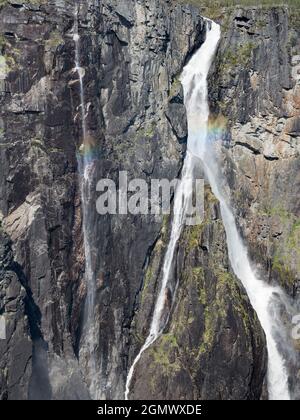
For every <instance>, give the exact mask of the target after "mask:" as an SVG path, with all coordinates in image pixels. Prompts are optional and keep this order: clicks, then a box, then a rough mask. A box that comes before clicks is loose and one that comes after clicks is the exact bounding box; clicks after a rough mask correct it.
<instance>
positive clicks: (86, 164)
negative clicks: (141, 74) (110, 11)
mask: <svg viewBox="0 0 300 420" xmlns="http://www.w3.org/2000/svg"><path fill="white" fill-rule="evenodd" d="M73 40H74V43H75V69H74V71H75V72H76V73H77V74H78V77H79V89H80V114H81V126H82V140H83V141H82V145H81V147H80V153H78V155H77V157H78V167H79V173H80V177H81V178H80V188H81V202H82V213H83V240H84V253H85V281H86V287H87V297H86V302H85V312H84V320H83V323H84V328H83V338H82V340H81V341H82V346H81V348H80V354H79V357H80V359H83V360H84V365H85V371H86V372H85V376H86V377H87V382H88V384H89V392H90V395H91V397H92V398H94V399H97V398H98V392H99V391H98V388H99V380H98V378H97V376H98V375H97V364H96V357H95V349H96V346H97V334H96V331H95V326H94V311H95V294H96V279H95V276H94V270H93V261H92V249H91V238H92V236H91V235H92V232H93V231H92V228H93V223H92V220H91V207H92V206H93V202H92V196H91V180H92V177H93V170H94V166H93V162H91V161H90V155H89V153H88V150H89V148H90V139H89V136H88V132H87V125H86V106H85V95H84V83H83V81H84V75H85V70H84V68H82V67H81V66H80V35H79V30H78V9H76V11H75V20H74V32H73Z"/></svg>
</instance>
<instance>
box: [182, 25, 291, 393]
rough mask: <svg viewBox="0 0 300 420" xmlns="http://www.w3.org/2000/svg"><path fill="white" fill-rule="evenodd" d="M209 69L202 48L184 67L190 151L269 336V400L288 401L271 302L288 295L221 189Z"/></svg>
mask: <svg viewBox="0 0 300 420" xmlns="http://www.w3.org/2000/svg"><path fill="white" fill-rule="evenodd" d="M210 33H211V41H210V42H212V43H214V44H216V45H217V43H218V40H219V38H220V27H219V25H217V24H215V23H213V22H212V27H211V31H210ZM206 54H207V52H206ZM203 67H204V69H203ZM206 70H207V64H206V63H205V60H204V57H203V50H200V51H199V52H197V53H196V54H195V55H194V57H193V58H192V60H191V61H190V62H189V63H188V65H187V66H186V67H185V69H184V73H183V78H182V84H183V88H184V94H185V98H186V109H187V116H188V126H189V136H190V137H191V141H190V143H189V150H190V152H191V153H193V154H194V155H195V156H197V157H198V158H200V159H201V161H202V164H203V167H204V171H205V174H206V176H207V178H208V181H209V183H210V185H211V188H212V191H213V193H214V194H215V196H216V197H217V199H218V200H219V202H220V206H221V214H222V219H223V224H224V227H225V230H226V235H227V246H228V252H229V259H230V262H231V266H232V269H233V271H234V273H235V274H236V276H237V277H238V278H239V279H240V281H241V282H242V284H243V285H244V287H245V289H246V291H247V294H248V296H249V299H250V302H251V304H252V306H253V308H254V310H255V311H256V313H257V315H258V318H259V320H260V323H261V325H262V328H263V329H264V332H265V335H266V339H267V348H268V391H269V399H271V400H279V399H281V400H288V399H290V395H289V389H288V374H287V370H286V367H285V364H284V360H283V357H282V356H281V355H280V353H279V350H278V347H277V344H276V341H275V338H274V337H275V336H276V335H277V334H276V329H278V330H280V329H281V328H282V324H281V323H278V319H279V318H280V317H274V316H273V315H272V312H271V306H272V301H273V300H274V299H275V298H276V299H278V298H279V299H280V300H281V301H282V302H285V301H286V297H285V296H284V293H283V291H282V290H281V289H280V288H279V287H272V286H270V285H268V284H266V283H264V282H263V281H261V280H260V279H258V278H257V277H256V275H255V273H254V271H253V269H252V268H251V264H250V261H249V258H248V254H247V249H246V248H245V246H244V244H243V241H242V239H241V236H240V234H239V232H238V229H237V226H236V223H235V219H234V216H233V213H232V211H231V209H230V207H229V205H228V204H227V201H226V199H225V197H224V196H223V193H222V192H221V187H220V185H221V183H220V180H219V177H218V172H219V168H218V165H217V163H216V160H215V158H214V155H213V149H212V148H211V147H210V143H209V136H208V119H209V105H208V98H207V96H208V94H207V82H206V81H204V77H203V74H204V73H205V72H206ZM278 332H280V331H278ZM278 335H280V334H278Z"/></svg>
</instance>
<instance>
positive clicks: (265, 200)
mask: <svg viewBox="0 0 300 420" xmlns="http://www.w3.org/2000/svg"><path fill="white" fill-rule="evenodd" d="M299 18H300V16H299V10H298V9H296V8H290V9H288V8H285V7H278V8H270V9H264V8H262V9H253V8H248V9H238V10H235V11H234V12H232V13H231V14H229V15H228V16H227V17H226V19H223V20H222V29H223V34H224V36H223V37H222V41H221V45H220V48H219V52H218V56H217V59H216V62H215V68H214V70H213V72H212V75H211V80H210V85H211V105H212V110H213V111H214V113H215V114H216V115H218V114H219V118H220V115H223V116H225V117H226V121H227V128H228V130H226V131H224V133H226V135H225V140H226V141H227V142H228V141H229V142H230V146H229V148H228V149H223V156H222V159H223V168H224V176H225V177H226V178H227V180H228V186H229V189H228V192H229V194H230V195H231V199H232V203H233V207H234V208H235V209H236V211H237V216H238V219H239V224H240V226H241V229H242V232H243V235H244V237H245V238H246V240H247V243H248V244H249V246H250V252H251V255H252V259H253V260H254V261H255V262H256V263H258V264H259V265H260V267H261V269H262V272H263V275H264V276H265V277H267V276H268V277H269V279H270V281H274V282H276V283H278V284H280V285H281V286H282V287H284V288H285V289H286V291H287V292H288V293H289V294H290V295H291V296H293V297H295V296H298V294H299V268H300V267H299V261H300V254H299V240H300V230H299V220H300V219H299V215H300V213H299V212H300V206H299V190H300V178H299V173H300V172H299V162H300V160H299V152H300V149H299V144H300V143H299V134H300V133H299V130H298V128H297V127H298V123H299V118H300V108H299V95H300V90H299V89H300V76H299V72H300V49H299V45H300V43H299V37H300V33H299ZM227 145H228V144H227Z"/></svg>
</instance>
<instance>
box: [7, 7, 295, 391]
mask: <svg viewBox="0 0 300 420" xmlns="http://www.w3.org/2000/svg"><path fill="white" fill-rule="evenodd" d="M77 4H79V9H78V10H79V13H78V19H79V34H80V61H81V63H80V65H81V67H82V68H83V69H84V78H83V80H84V89H85V100H86V105H87V106H86V124H87V130H88V137H89V144H90V147H89V151H88V152H89V153H90V157H91V159H92V160H93V162H94V165H95V168H96V169H95V172H94V173H93V179H92V180H91V191H93V198H94V201H95V202H96V199H97V192H96V184H97V181H98V180H99V179H101V178H110V179H113V180H115V181H116V183H117V185H118V175H119V171H127V172H128V178H130V179H133V178H139V179H144V180H146V181H148V182H149V181H150V180H151V178H158V179H161V178H167V179H170V180H171V179H173V178H175V177H177V176H178V175H179V174H180V171H181V168H182V161H183V157H184V154H185V149H186V139H187V123H186V115H185V109H184V105H183V91H182V88H181V85H180V82H179V75H180V73H181V71H182V68H183V66H184V64H185V63H186V62H187V61H188V60H189V58H190V57H191V55H192V54H193V52H194V51H195V50H196V49H197V48H199V46H200V45H201V44H202V42H203V40H204V39H205V34H206V26H205V24H204V20H203V18H202V17H201V13H200V10H199V9H198V8H197V7H195V6H193V5H185V4H183V2H182V1H178V2H177V1H174V0H172V1H171V0H122V1H118V0H102V1H98V0H87V1H85V2H70V1H67V0H50V1H43V0H34V1H33V0H32V1H31V2H23V1H19V0H11V1H10V0H7V1H2V2H0V32H1V34H0V53H1V55H0V104H1V106H0V173H1V177H0V220H1V225H0V315H3V316H4V317H5V319H6V322H7V336H8V337H7V340H5V341H4V340H0V368H1V369H0V397H1V398H2V399H89V398H90V395H89V384H90V381H91V378H90V377H89V375H88V372H87V371H86V367H85V358H87V357H88V356H89V355H88V354H86V355H83V356H82V355H81V354H82V352H81V350H82V348H83V345H84V343H83V342H82V337H83V330H84V328H85V324H84V321H83V311H84V302H85V297H86V283H85V278H84V275H85V261H84V260H85V257H84V241H83V234H82V218H83V214H82V206H81V204H82V203H81V195H80V173H79V168H78V163H77V157H78V154H80V153H81V151H82V148H81V143H82V138H81V116H80V92H79V81H78V75H77V74H76V71H74V67H75V47H74V41H73V33H74V32H73V31H74V23H75V18H76V17H75V7H76V5H77ZM212 17H213V16H212ZM294 20H295V16H289V12H288V10H287V9H285V8H276V9H270V10H269V9H264V10H256V9H239V10H235V11H234V13H232V14H230V15H229V17H228V18H227V19H225V20H222V22H221V23H222V27H223V34H224V35H223V37H222V41H221V45H220V47H219V50H218V55H217V57H216V62H215V64H214V66H213V69H212V71H211V77H210V101H211V107H212V111H213V114H214V115H215V117H216V120H218V119H219V120H218V121H220V119H221V120H222V121H226V124H225V123H224V125H226V129H224V131H223V132H224V140H225V141H227V142H228V141H230V147H222V148H221V152H220V153H221V158H222V159H223V160H224V179H225V180H226V182H227V183H228V186H229V188H230V191H229V188H228V191H229V193H230V192H231V199H232V203H233V207H234V208H235V209H236V215H237V219H238V221H239V225H240V227H241V230H242V232H243V235H244V237H245V239H246V240H247V242H248V243H249V245H250V250H251V256H252V257H253V260H254V261H255V262H256V263H257V264H259V265H260V266H261V270H262V271H263V272H266V273H267V275H268V276H269V277H270V279H274V278H275V280H276V281H278V282H279V283H280V284H282V285H283V286H284V287H285V288H286V290H287V291H288V292H289V293H290V294H291V295H293V296H296V295H297V291H298V288H299V284H298V282H299V252H298V251H299V249H298V248H299V219H298V218H299V199H298V197H299V194H298V191H299V179H298V178H299V171H298V170H297V169H298V167H299V159H298V154H299V141H298V140H299V138H298V137H299V121H298V119H299V77H298V75H299V68H298V67H299V54H300V52H299V51H298V50H297V48H298V46H299V32H298V26H297V25H295V24H292V26H290V25H291V22H294ZM90 212H91V220H92V221H93V223H92V235H91V236H90V238H89V240H90V246H91V250H92V263H93V271H94V273H95V278H96V283H97V290H96V314H97V316H96V317H95V319H94V320H93V322H94V325H95V329H96V330H97V333H98V338H99V341H98V343H99V345H98V347H97V350H96V360H97V366H96V368H97V372H96V374H97V376H99V378H100V379H101V385H102V390H101V397H103V398H108V399H109V398H114V399H116V398H120V399H122V398H123V397H124V390H125V381H126V376H127V372H128V369H129V367H130V365H131V363H132V361H133V359H134V356H135V355H136V354H137V352H138V351H139V349H140V348H141V345H142V344H143V342H144V339H145V337H146V336H147V332H148V329H149V324H150V321H151V315H152V313H153V307H154V303H155V299H156V295H157V292H158V289H159V285H160V281H161V268H162V263H163V256H164V250H165V249H166V245H167V242H168V238H169V233H170V223H171V219H170V218H168V217H163V218H160V219H157V218H155V217H154V216H151V215H148V216H133V215H123V216H120V215H109V216H108V215H107V216H100V215H99V214H97V212H96V207H95V206H94V207H93V208H90ZM175 277H176V279H177V280H179V288H178V291H177V297H176V303H175V306H174V308H173V310H172V313H171V316H170V319H169V322H168V325H167V328H166V330H165V332H164V334H163V335H162V336H161V338H160V339H159V340H158V341H157V342H156V343H155V345H154V346H152V347H151V348H150V349H149V350H148V351H147V352H146V353H145V354H144V355H143V358H142V359H141V361H140V366H142V367H141V368H140V369H139V367H138V366H137V369H136V374H135V376H134V381H133V384H132V389H131V395H130V398H144V399H145V398H154V399H156V398H160V399H164V398H165V399H172V398H178V399H197V398H203V399H259V398H265V397H266V392H265V387H264V381H265V374H266V366H267V355H266V345H265V337H264V334H263V332H262V329H261V327H260V325H259V322H258V320H257V317H256V315H255V313H254V312H253V310H252V308H251V305H250V303H249V300H248V298H247V296H246V294H245V291H244V290H243V288H242V286H241V284H240V282H239V281H238V279H237V278H236V277H235V276H234V274H233V273H232V270H231V267H230V264H229V261H228V255H227V247H226V237H225V232H224V228H223V226H222V221H221V219H220V214H219V206H218V203H217V201H216V200H215V198H214V196H213V195H212V193H211V191H210V189H209V187H208V186H207V187H206V211H205V220H204V222H203V224H202V225H201V226H199V227H196V228H186V229H185V230H184V232H183V234H182V237H181V239H180V243H179V246H178V250H177V252H176V273H175ZM79 356H80V357H79ZM16 361H17V362H16Z"/></svg>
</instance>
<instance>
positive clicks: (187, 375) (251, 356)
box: [130, 187, 267, 400]
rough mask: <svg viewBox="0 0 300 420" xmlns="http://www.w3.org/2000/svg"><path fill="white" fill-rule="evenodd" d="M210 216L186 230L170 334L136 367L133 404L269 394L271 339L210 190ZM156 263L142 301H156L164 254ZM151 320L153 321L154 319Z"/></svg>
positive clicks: (139, 334)
mask: <svg viewBox="0 0 300 420" xmlns="http://www.w3.org/2000/svg"><path fill="white" fill-rule="evenodd" d="M205 203H206V209H205V219H204V221H203V223H202V224H201V225H198V226H193V227H187V228H185V230H184V232H183V235H182V238H181V240H180V244H179V249H178V254H177V261H176V273H175V277H176V278H177V279H178V282H179V288H178V292H177V296H176V303H175V305H174V308H173V311H172V314H171V317H170V319H169V323H168V326H167V328H166V330H165V332H164V334H163V335H162V336H161V337H160V338H159V339H158V340H157V341H156V342H155V344H153V345H152V346H151V347H150V348H149V349H148V350H146V351H145V352H144V353H143V355H142V357H141V359H140V361H139V363H138V364H137V366H136V369H135V375H134V378H133V381H132V387H131V393H130V397H131V398H132V399H146V400H147V399H166V400H172V399H174V400H185V399H204V400H210V399H217V400H218V399H221V400H247V399H248V400H251V399H260V398H261V397H262V396H263V383H264V378H265V373H266V360H267V355H266V348H265V337H264V334H263V333H262V330H261V327H260V324H259V321H258V319H257V317H256V315H255V313H254V312H253V310H252V308H251V305H250V303H249V300H248V297H247V295H246V293H245V291H244V290H243V288H242V287H241V285H240V282H239V281H238V279H237V278H236V277H235V276H234V274H233V273H232V271H231V268H230V264H229V261H228V254H227V246H226V236H225V232H224V228H223V225H222V221H221V220H220V210H219V205H218V202H217V201H216V199H215V197H214V196H213V195H212V193H211V191H210V189H209V187H207V188H206V194H205ZM162 243H163V239H161V244H157V246H156V254H155V255H156V258H153V260H152V262H151V263H150V265H149V267H148V269H147V274H146V279H147V282H145V285H144V288H143V291H142V294H141V302H140V310H139V312H141V313H142V314H143V313H144V311H145V308H147V301H148V302H149V301H151V296H152V293H153V291H152V290H151V287H150V285H151V284H155V279H156V278H157V277H156V276H157V261H156V260H157V257H158V256H159V251H158V250H159V249H161V247H162ZM139 312H137V315H136V319H135V323H134V325H135V329H134V330H133V335H134V337H136V339H137V340H141V339H142V340H141V341H142V342H144V340H145V337H144V335H145V332H146V334H147V331H148V330H149V327H148V328H145V324H144V322H143V321H144V318H143V316H141V314H140V313H139ZM147 319H148V320H149V317H147Z"/></svg>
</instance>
